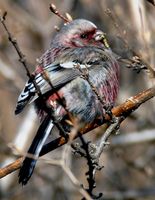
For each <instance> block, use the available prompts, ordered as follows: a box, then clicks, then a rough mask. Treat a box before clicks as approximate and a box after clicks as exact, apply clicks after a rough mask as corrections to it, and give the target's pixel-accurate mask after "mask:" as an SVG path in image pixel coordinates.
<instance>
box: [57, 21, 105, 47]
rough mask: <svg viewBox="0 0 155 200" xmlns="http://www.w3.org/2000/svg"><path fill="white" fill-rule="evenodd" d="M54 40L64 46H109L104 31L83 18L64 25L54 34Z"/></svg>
mask: <svg viewBox="0 0 155 200" xmlns="http://www.w3.org/2000/svg"><path fill="white" fill-rule="evenodd" d="M55 41H56V42H58V43H59V45H62V46H65V47H85V46H98V47H102V48H109V45H108V43H107V41H106V38H105V33H103V32H102V31H101V30H99V29H98V28H97V26H96V25H95V24H93V23H92V22H90V21H88V20H85V19H76V20H73V21H72V22H70V23H69V24H67V25H64V26H63V27H62V28H61V29H60V31H59V32H58V34H57V35H56V37H55Z"/></svg>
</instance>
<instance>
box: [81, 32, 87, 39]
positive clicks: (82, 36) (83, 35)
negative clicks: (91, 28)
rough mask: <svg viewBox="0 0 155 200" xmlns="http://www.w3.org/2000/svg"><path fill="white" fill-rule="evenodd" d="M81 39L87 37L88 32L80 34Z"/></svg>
mask: <svg viewBox="0 0 155 200" xmlns="http://www.w3.org/2000/svg"><path fill="white" fill-rule="evenodd" d="M80 37H81V38H82V39H87V38H88V34H86V33H84V34H82V35H81V36H80Z"/></svg>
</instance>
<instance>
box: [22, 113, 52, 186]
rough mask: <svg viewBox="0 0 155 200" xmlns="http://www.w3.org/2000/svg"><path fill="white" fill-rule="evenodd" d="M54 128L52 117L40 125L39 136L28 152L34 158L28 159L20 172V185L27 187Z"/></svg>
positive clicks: (47, 117)
mask: <svg viewBox="0 0 155 200" xmlns="http://www.w3.org/2000/svg"><path fill="white" fill-rule="evenodd" d="M52 128H53V123H52V122H51V119H50V117H49V116H46V117H45V119H44V120H43V122H42V124H41V125H40V127H39V129H38V131H37V134H36V136H35V137H34V139H33V142H32V144H31V146H30V148H29V150H28V153H29V154H32V155H33V156H34V158H29V157H26V158H25V160H24V161H23V164H22V167H21V169H20V171H19V183H22V185H26V184H27V182H28V180H29V179H30V177H31V176H32V174H33V171H34V168H35V165H36V162H37V158H38V157H39V154H40V152H41V150H42V147H43V145H44V143H45V141H46V139H47V137H48V136H49V134H50V132H51V130H52Z"/></svg>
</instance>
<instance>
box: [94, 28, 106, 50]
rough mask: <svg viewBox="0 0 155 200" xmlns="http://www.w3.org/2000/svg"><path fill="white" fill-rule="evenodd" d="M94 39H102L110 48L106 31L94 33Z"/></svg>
mask: <svg viewBox="0 0 155 200" xmlns="http://www.w3.org/2000/svg"><path fill="white" fill-rule="evenodd" d="M94 39H95V41H101V42H102V43H103V44H104V46H105V47H106V48H109V44H108V42H107V39H106V37H105V33H103V32H102V31H101V30H97V31H96V33H95V34H94Z"/></svg>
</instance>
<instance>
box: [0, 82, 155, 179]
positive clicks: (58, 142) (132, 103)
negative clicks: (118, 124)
mask: <svg viewBox="0 0 155 200" xmlns="http://www.w3.org/2000/svg"><path fill="white" fill-rule="evenodd" d="M154 96H155V86H154V87H152V88H149V89H147V90H145V91H143V92H140V93H139V94H137V95H136V96H133V97H130V98H129V99H127V100H126V101H125V102H124V103H123V104H121V105H119V106H116V107H114V108H113V109H112V113H113V115H114V116H116V117H120V116H126V115H128V114H129V113H131V112H133V111H135V110H136V109H137V108H138V107H139V106H140V105H141V104H143V103H145V102H146V101H148V100H149V99H151V98H152V97H154ZM108 118H109V116H108V115H107V120H108ZM96 127H97V125H96V124H94V123H93V124H91V125H90V126H89V127H85V128H84V129H82V130H81V131H80V133H81V134H85V133H87V132H89V131H91V130H93V129H95V128H96ZM65 143H67V140H66V139H65V138H64V137H59V138H57V139H55V140H53V141H52V142H51V143H50V145H48V147H46V146H45V147H44V148H43V150H42V152H41V156H42V155H44V154H46V153H48V152H49V151H53V150H54V149H57V148H59V147H60V146H62V145H64V144H65ZM22 160H23V157H21V158H19V159H17V160H16V161H14V162H13V163H11V164H10V165H7V166H5V167H4V168H1V169H0V178H3V177H4V176H6V175H8V174H10V173H12V172H14V171H16V170H17V169H19V168H20V166H21V164H22Z"/></svg>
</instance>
